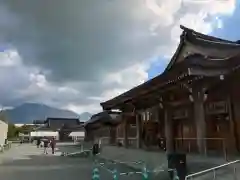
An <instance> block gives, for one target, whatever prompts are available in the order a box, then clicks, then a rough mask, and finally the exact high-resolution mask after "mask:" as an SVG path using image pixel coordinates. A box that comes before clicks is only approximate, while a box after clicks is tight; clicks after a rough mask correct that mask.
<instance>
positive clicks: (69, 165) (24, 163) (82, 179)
mask: <svg viewBox="0 0 240 180" xmlns="http://www.w3.org/2000/svg"><path fill="white" fill-rule="evenodd" d="M62 148H63V149H64V150H67V148H68V145H64V144H61V145H59V150H61V149H62ZM69 150H70V151H73V146H71V145H69ZM49 152H50V149H49ZM0 166H1V167H0V179H3V180H16V179H17V180H26V179H29V180H31V179H34V180H43V179H45V180H48V179H49V180H90V179H91V175H92V168H93V161H92V160H91V159H86V158H71V157H62V156H60V152H57V154H56V155H52V154H48V155H44V154H43V149H42V148H36V146H34V145H32V144H22V145H13V146H12V148H11V149H10V150H9V151H5V152H4V153H2V154H0ZM109 168H113V166H112V165H111V166H109ZM117 169H118V170H119V171H121V172H123V171H131V169H129V168H127V167H125V166H119V165H118V166H117ZM100 175H101V179H103V180H111V179H113V178H112V176H111V175H110V173H108V172H107V171H106V170H104V169H101V171H100ZM121 179H122V180H137V179H141V177H140V176H139V175H135V176H132V177H130V176H127V177H121V178H120V180H121Z"/></svg>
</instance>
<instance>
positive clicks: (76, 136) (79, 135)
mask: <svg viewBox="0 0 240 180" xmlns="http://www.w3.org/2000/svg"><path fill="white" fill-rule="evenodd" d="M69 136H70V137H72V140H73V141H74V142H76V141H81V140H84V138H85V132H84V131H73V132H71V133H70V134H69Z"/></svg>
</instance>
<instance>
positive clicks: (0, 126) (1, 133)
mask: <svg viewBox="0 0 240 180" xmlns="http://www.w3.org/2000/svg"><path fill="white" fill-rule="evenodd" d="M7 133H8V124H7V123H5V122H3V121H1V120H0V145H3V144H4V143H5V139H7Z"/></svg>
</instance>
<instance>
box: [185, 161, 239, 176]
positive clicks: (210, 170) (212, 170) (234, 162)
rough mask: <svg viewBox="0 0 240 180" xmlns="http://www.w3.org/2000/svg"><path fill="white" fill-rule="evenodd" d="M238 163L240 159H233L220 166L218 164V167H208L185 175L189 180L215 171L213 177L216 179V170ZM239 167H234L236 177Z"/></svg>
mask: <svg viewBox="0 0 240 180" xmlns="http://www.w3.org/2000/svg"><path fill="white" fill-rule="evenodd" d="M237 163H240V160H235V161H232V162H229V163H226V164H222V165H220V166H216V167H213V168H210V169H206V170H203V171H200V172H197V173H193V174H189V175H187V176H186V177H185V180H189V179H191V180H192V179H194V178H196V177H200V176H202V175H204V174H207V173H210V172H212V173H213V179H216V171H217V170H219V169H222V168H224V167H226V166H230V165H234V164H237ZM236 173H237V168H236V167H234V168H233V178H234V179H237V174H236Z"/></svg>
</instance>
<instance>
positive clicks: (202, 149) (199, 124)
mask: <svg viewBox="0 0 240 180" xmlns="http://www.w3.org/2000/svg"><path fill="white" fill-rule="evenodd" d="M192 97H193V109H194V119H195V124H196V130H197V146H198V151H199V153H201V154H205V153H206V148H207V147H206V122H205V110H204V98H205V97H204V91H203V89H202V88H201V87H198V88H193V93H192Z"/></svg>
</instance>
